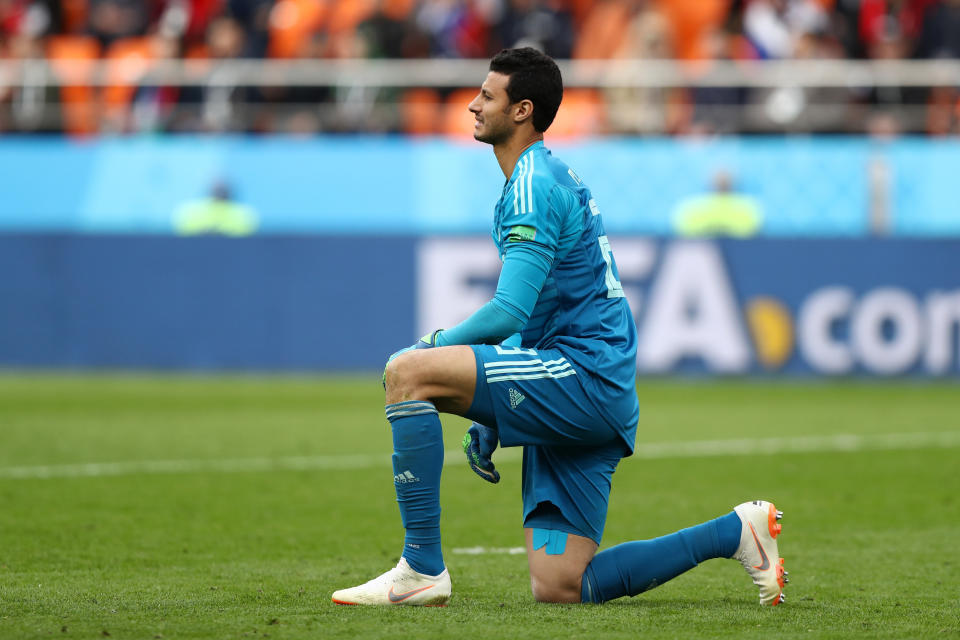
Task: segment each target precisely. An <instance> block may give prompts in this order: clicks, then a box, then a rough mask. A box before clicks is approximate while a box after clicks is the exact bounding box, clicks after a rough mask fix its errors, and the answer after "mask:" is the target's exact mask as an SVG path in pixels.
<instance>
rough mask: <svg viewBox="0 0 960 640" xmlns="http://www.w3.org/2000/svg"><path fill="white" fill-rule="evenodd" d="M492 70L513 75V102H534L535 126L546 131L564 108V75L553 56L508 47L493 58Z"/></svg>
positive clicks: (510, 93) (510, 85) (510, 86)
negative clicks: (561, 74) (561, 73)
mask: <svg viewBox="0 0 960 640" xmlns="http://www.w3.org/2000/svg"><path fill="white" fill-rule="evenodd" d="M490 71H494V72H496V73H502V74H504V75H505V76H509V77H510V80H509V82H508V83H507V97H509V98H510V102H511V104H516V103H517V102H520V101H521V100H529V101H530V102H532V103H533V128H534V129H536V130H537V131H539V132H540V133H543V132H544V131H546V130H547V128H548V127H549V126H550V124H551V123H552V122H553V119H554V118H555V117H556V115H557V109H559V108H560V101H561V100H562V99H563V78H561V77H560V68H559V67H558V66H557V63H556V62H554V61H553V59H552V58H551V57H550V56H548V55H546V54H544V53H541V52H539V51H537V50H536V49H534V48H532V47H523V48H520V49H504V50H503V51H501V52H500V53H498V54H497V55H495V56H494V57H493V60H491V61H490Z"/></svg>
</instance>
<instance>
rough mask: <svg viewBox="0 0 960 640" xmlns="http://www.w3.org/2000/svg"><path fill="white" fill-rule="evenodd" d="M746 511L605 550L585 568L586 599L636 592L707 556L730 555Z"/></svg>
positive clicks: (583, 594) (599, 599) (582, 593)
mask: <svg viewBox="0 0 960 640" xmlns="http://www.w3.org/2000/svg"><path fill="white" fill-rule="evenodd" d="M742 526H743V525H742V524H741V522H740V516H738V515H737V513H736V512H735V511H731V512H730V513H728V514H727V515H725V516H721V517H719V518H715V519H714V520H709V521H707V522H704V523H703V524H698V525H697V526H695V527H689V528H687V529H681V530H680V531H677V532H676V533H671V534H669V535H666V536H661V537H659V538H654V539H653V540H637V541H635V542H625V543H623V544H618V545H617V546H615V547H611V548H610V549H606V550H604V551H601V552H600V553H598V554H597V555H595V556H594V557H593V560H592V561H591V562H590V564H588V565H587V570H586V571H585V572H584V573H583V583H582V586H581V588H580V599H581V601H582V602H606V601H607V600H613V599H614V598H619V597H620V596H635V595H637V594H638V593H643V592H644V591H647V590H649V589H653V588H654V587H656V586H657V585H661V584H663V583H664V582H666V581H667V580H670V579H672V578H676V577H677V576H678V575H680V574H681V573H683V572H684V571H688V570H690V569H692V568H694V567H695V566H697V565H698V564H699V563H701V562H703V561H704V560H709V559H710V558H729V557H730V556H732V555H733V554H734V553H736V551H737V547H738V546H739V545H740V529H741V527H742Z"/></svg>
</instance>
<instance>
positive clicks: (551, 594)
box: [530, 575, 581, 603]
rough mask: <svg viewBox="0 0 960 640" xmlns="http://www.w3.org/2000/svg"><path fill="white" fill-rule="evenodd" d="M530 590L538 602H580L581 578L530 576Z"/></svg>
mask: <svg viewBox="0 0 960 640" xmlns="http://www.w3.org/2000/svg"><path fill="white" fill-rule="evenodd" d="M530 590H531V591H532V592H533V599H534V600H536V601H537V602H555V603H561V602H566V603H570V602H580V601H581V600H580V578H579V577H577V578H573V577H569V576H568V577H565V578H557V577H552V578H549V579H544V578H543V577H538V576H534V575H532V576H530Z"/></svg>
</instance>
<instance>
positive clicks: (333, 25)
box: [327, 0, 376, 34]
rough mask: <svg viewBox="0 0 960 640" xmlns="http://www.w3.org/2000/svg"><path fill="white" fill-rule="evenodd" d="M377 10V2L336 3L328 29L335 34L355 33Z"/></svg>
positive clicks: (352, 1) (351, 1) (352, 0)
mask: <svg viewBox="0 0 960 640" xmlns="http://www.w3.org/2000/svg"><path fill="white" fill-rule="evenodd" d="M375 8H376V1H375V0H350V1H349V2H335V3H333V6H332V7H330V19H329V20H328V21H327V29H328V30H329V31H330V33H333V34H342V33H345V32H350V31H353V30H354V29H355V28H356V26H357V25H358V24H360V23H361V22H362V21H363V20H364V19H365V18H366V17H367V16H369V15H370V14H371V13H373V10H374V9H375Z"/></svg>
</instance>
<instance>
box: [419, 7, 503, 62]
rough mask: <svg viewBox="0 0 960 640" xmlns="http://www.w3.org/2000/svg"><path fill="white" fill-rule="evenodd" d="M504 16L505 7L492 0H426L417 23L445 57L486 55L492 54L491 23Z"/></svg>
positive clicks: (434, 47) (481, 56)
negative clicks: (502, 13) (491, 0)
mask: <svg viewBox="0 0 960 640" xmlns="http://www.w3.org/2000/svg"><path fill="white" fill-rule="evenodd" d="M500 15H501V6H500V5H499V4H497V3H493V2H490V1H489V0H487V1H484V0H425V1H424V2H421V4H420V8H419V10H418V11H417V16H416V24H417V25H418V26H419V28H420V29H421V30H422V31H423V32H424V33H426V34H427V35H428V36H429V37H430V39H431V41H432V43H433V45H432V49H433V50H432V53H433V54H434V55H435V56H437V57H442V58H483V57H487V56H488V55H490V54H491V53H492V47H491V45H490V25H491V24H492V23H493V22H494V21H496V20H497V19H498V18H499V16H500Z"/></svg>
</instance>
